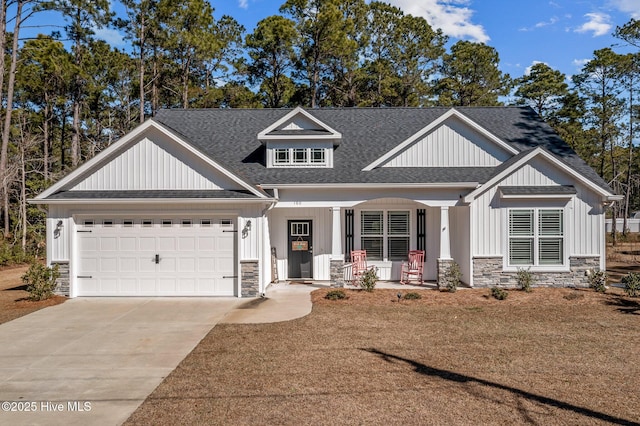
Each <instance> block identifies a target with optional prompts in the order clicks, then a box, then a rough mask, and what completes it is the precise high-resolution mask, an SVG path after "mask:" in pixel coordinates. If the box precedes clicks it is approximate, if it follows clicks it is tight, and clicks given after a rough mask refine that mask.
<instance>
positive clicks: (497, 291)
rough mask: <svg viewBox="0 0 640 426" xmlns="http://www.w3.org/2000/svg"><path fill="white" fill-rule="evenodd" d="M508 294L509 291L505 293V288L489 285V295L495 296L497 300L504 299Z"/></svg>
mask: <svg viewBox="0 0 640 426" xmlns="http://www.w3.org/2000/svg"><path fill="white" fill-rule="evenodd" d="M508 295H509V293H507V291H506V290H503V289H501V288H500V287H491V296H493V297H495V298H496V299H498V300H504V299H506V298H507V296H508Z"/></svg>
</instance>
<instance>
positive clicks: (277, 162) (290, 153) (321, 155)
mask: <svg viewBox="0 0 640 426" xmlns="http://www.w3.org/2000/svg"><path fill="white" fill-rule="evenodd" d="M269 155H270V157H269V158H271V160H270V162H271V163H270V164H268V166H269V167H329V160H328V158H329V155H331V151H330V150H329V149H328V148H272V149H271V154H269Z"/></svg>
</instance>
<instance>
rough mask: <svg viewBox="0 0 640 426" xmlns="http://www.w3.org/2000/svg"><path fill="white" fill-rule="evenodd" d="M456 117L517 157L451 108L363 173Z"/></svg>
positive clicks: (514, 152) (510, 148) (500, 142)
mask: <svg viewBox="0 0 640 426" xmlns="http://www.w3.org/2000/svg"><path fill="white" fill-rule="evenodd" d="M454 116H455V117H456V118H458V119H459V120H461V121H462V122H463V123H465V124H467V125H468V126H469V127H471V128H473V129H474V130H476V131H478V132H479V133H480V134H482V135H483V136H485V137H486V138H488V139H489V140H491V141H492V142H494V143H495V144H496V145H498V146H500V147H501V148H503V149H504V150H506V151H507V152H509V153H511V154H512V155H516V154H517V153H518V150H517V149H515V148H514V147H512V146H511V145H509V144H508V143H506V142H505V141H503V140H502V139H500V138H498V137H497V136H495V135H494V134H493V133H491V132H490V131H488V130H487V129H485V128H484V127H482V126H480V125H479V124H478V123H476V122H475V121H473V120H471V119H470V118H469V117H467V116H466V115H464V114H462V113H460V112H459V111H457V110H455V109H454V108H451V109H450V110H449V111H447V112H445V113H444V114H442V115H441V116H440V117H438V118H437V119H436V120H434V121H432V122H431V123H429V124H428V125H427V126H426V127H424V128H422V130H420V131H418V132H417V133H415V134H413V135H411V136H410V137H409V138H408V139H406V140H404V141H403V142H402V143H400V145H398V146H396V147H395V148H393V149H392V150H391V151H389V152H387V153H386V154H384V155H383V156H382V157H380V158H378V159H377V160H375V161H374V162H373V163H371V164H369V165H368V166H367V167H365V168H364V169H362V171H365V172H368V171H371V170H373V169H375V168H376V167H378V166H380V165H382V164H384V163H385V162H386V161H387V160H390V159H391V158H392V157H393V156H394V155H396V154H398V153H399V152H401V151H402V150H403V149H405V148H406V147H408V146H409V145H411V144H412V143H414V142H415V141H416V140H418V139H419V138H421V137H423V136H425V135H426V134H427V133H429V132H431V131H432V130H434V129H435V128H437V127H438V126H440V125H441V124H442V123H444V122H445V121H446V120H448V119H449V118H451V117H454Z"/></svg>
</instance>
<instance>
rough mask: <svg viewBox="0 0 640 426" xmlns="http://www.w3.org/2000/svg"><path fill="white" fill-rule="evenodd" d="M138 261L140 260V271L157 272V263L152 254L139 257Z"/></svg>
mask: <svg viewBox="0 0 640 426" xmlns="http://www.w3.org/2000/svg"><path fill="white" fill-rule="evenodd" d="M137 261H138V269H139V270H140V272H149V273H155V272H156V263H155V261H154V260H153V259H152V258H151V256H148V257H146V256H145V257H141V258H139V259H137Z"/></svg>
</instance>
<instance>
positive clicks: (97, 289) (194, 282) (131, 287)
mask: <svg viewBox="0 0 640 426" xmlns="http://www.w3.org/2000/svg"><path fill="white" fill-rule="evenodd" d="M127 219H128V223H127V226H123V225H122V223H123V222H122V220H120V221H118V220H115V219H113V218H92V220H88V221H85V222H84V223H87V222H91V223H92V224H93V225H92V226H89V225H87V226H86V227H85V228H82V225H80V226H81V227H80V228H79V232H78V233H77V238H78V258H79V261H80V262H79V263H80V264H79V267H78V276H79V278H78V295H86V296H118V295H127V296H132V295H137V296H176V295H178V296H180V295H183V296H197V295H210V296H214V295H215V296H234V295H235V292H236V288H235V287H236V279H235V276H236V275H237V273H236V264H237V260H236V247H235V245H236V243H235V239H236V238H237V233H235V232H223V228H221V227H220V226H219V225H217V224H216V223H217V222H216V220H210V221H209V223H211V225H210V226H209V225H207V226H201V218H193V219H191V220H188V219H187V220H185V218H184V217H180V218H174V219H173V221H172V225H171V226H161V224H160V222H158V221H155V225H154V224H153V223H154V221H152V224H151V225H147V221H143V220H142V219H147V218H135V217H134V218H133V219H131V218H127ZM163 219H164V218H163ZM81 223H83V222H81ZM105 224H106V226H105ZM193 224H195V225H193ZM224 230H226V231H229V230H233V228H230V227H228V226H227V227H226V228H224ZM156 255H158V256H159V262H158V263H156ZM225 276H227V277H231V278H223V277H225Z"/></svg>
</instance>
